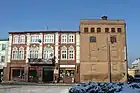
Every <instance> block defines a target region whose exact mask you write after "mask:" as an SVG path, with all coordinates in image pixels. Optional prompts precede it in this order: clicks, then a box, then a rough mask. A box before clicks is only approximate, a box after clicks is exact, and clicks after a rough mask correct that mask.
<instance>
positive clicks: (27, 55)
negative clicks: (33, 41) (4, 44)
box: [26, 33, 30, 63]
mask: <svg viewBox="0 0 140 93" xmlns="http://www.w3.org/2000/svg"><path fill="white" fill-rule="evenodd" d="M26 36H27V48H26V63H28V58H30V33H27V35H26Z"/></svg>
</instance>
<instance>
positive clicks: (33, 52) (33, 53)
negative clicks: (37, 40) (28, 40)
mask: <svg viewBox="0 0 140 93" xmlns="http://www.w3.org/2000/svg"><path fill="white" fill-rule="evenodd" d="M38 53H39V49H38V47H37V46H35V47H30V58H38V57H39V54H38Z"/></svg>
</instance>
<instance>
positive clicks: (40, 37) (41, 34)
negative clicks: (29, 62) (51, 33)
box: [38, 33, 43, 58]
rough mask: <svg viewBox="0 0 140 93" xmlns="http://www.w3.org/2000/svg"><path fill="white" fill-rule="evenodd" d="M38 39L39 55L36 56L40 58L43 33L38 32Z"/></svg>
mask: <svg viewBox="0 0 140 93" xmlns="http://www.w3.org/2000/svg"><path fill="white" fill-rule="evenodd" d="M39 39H40V40H41V43H40V44H39V55H38V58H42V56H43V55H42V42H43V33H40V35H39Z"/></svg>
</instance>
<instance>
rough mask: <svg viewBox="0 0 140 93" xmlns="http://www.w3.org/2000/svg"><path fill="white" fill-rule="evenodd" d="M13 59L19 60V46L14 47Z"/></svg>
mask: <svg viewBox="0 0 140 93" xmlns="http://www.w3.org/2000/svg"><path fill="white" fill-rule="evenodd" d="M12 59H13V60H17V59H18V49H17V47H14V48H13V49H12Z"/></svg>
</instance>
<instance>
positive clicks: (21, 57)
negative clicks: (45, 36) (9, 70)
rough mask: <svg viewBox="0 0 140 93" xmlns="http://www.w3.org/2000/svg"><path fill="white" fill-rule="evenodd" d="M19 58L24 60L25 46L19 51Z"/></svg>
mask: <svg viewBox="0 0 140 93" xmlns="http://www.w3.org/2000/svg"><path fill="white" fill-rule="evenodd" d="M18 59H19V60H24V48H23V47H20V48H19V51H18Z"/></svg>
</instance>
